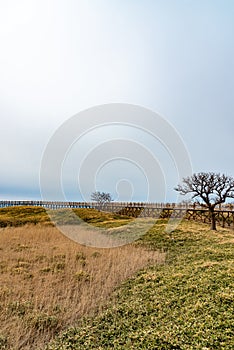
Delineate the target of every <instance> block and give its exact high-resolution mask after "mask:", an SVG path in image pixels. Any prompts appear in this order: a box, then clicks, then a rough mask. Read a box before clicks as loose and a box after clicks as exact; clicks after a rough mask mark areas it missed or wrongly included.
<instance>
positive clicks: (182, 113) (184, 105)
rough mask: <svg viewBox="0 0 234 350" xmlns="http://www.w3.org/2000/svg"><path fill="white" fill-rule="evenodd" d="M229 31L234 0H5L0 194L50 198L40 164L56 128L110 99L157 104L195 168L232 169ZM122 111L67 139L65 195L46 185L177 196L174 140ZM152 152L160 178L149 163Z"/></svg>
mask: <svg viewBox="0 0 234 350" xmlns="http://www.w3.org/2000/svg"><path fill="white" fill-rule="evenodd" d="M233 38H234V2H233V1H232V0H144V1H143V0H124V1H123V0H118V1H117V0H112V1H107V0H83V1H82V0H50V1H48V0H46V1H45V0H40V1H38V0H37V1H35V0H21V1H17V0H8V1H4V0H0V117H1V129H0V130H1V131H0V135H1V137H0V150H1V151H0V152H1V153H0V160H1V170H0V200H5V199H25V200H27V199H41V198H43V199H44V197H43V195H42V194H41V192H42V193H43V189H41V186H42V184H41V182H40V177H41V168H42V165H41V164H42V163H43V159H44V157H45V153H46V152H47V150H48V144H50V142H51V140H53V138H54V135H55V134H56V130H58V129H59V128H60V130H61V128H62V130H64V128H65V126H66V125H67V124H66V123H67V122H68V121H69V120H70V118H71V117H73V116H76V120H77V121H80V122H81V124H82V118H88V117H86V116H85V114H84V112H83V111H85V110H87V109H91V110H92V108H93V109H94V110H95V108H96V106H99V105H108V104H130V105H136V106H140V107H143V108H145V109H146V110H150V111H153V112H154V113H156V114H157V115H160V116H161V118H163V120H165V122H166V123H168V128H169V129H170V127H171V128H172V129H173V130H174V133H175V134H176V135H179V137H180V139H181V140H182V141H183V144H184V148H185V149H186V151H187V153H188V154H189V157H190V162H191V165H192V171H193V172H200V171H214V172H222V173H225V174H229V175H231V176H234V162H233V148H234V147H233V146H234V139H233V129H234V118H233V116H234V98H233V97H234V96H233V95H234V40H233ZM91 114H92V113H91ZM146 114H147V112H146ZM94 119H95V117H94ZM117 119H118V118H117ZM110 120H111V121H113V118H112V116H110ZM127 120H128V116H127V115H126V121H127ZM116 121H118V120H116ZM142 122H143V123H144V116H142ZM121 123H122V124H121V125H118V126H117V125H106V126H105V127H99V128H98V127H97V128H96V129H95V130H88V131H87V133H86V134H85V135H83V136H82V138H80V139H79V140H78V139H77V140H76V141H74V142H73V143H71V145H70V148H69V150H67V152H66V156H65V157H64V160H63V165H62V168H61V186H62V188H63V193H64V198H62V197H59V198H57V192H56V189H54V191H55V192H53V188H52V187H53V186H51V191H50V198H51V199H52V198H53V196H54V198H56V199H61V200H63V199H68V200H89V198H90V194H91V193H90V191H92V190H100V191H107V192H110V193H111V194H112V197H113V198H114V199H115V200H123V201H124V200H127V201H130V200H137V201H138V200H139V201H148V200H149V199H150V201H155V202H157V201H175V200H176V198H177V197H176V194H175V191H174V190H173V188H174V187H175V186H176V185H177V183H178V181H179V180H180V177H179V176H178V166H177V164H175V162H174V161H173V159H172V157H171V154H170V150H168V147H167V144H166V143H167V141H166V142H164V143H162V142H160V140H159V139H157V137H156V138H153V137H152V135H150V134H149V133H145V131H144V130H143V126H141V128H140V129H136V128H135V129H134V128H132V127H131V126H128V125H124V123H123V121H122V122H121ZM155 123H156V122H155ZM141 125H143V124H141ZM155 126H156V127H157V125H156V124H155V125H154V126H152V128H153V127H155ZM170 130H171V129H170ZM169 134H170V133H168V142H169V141H170V140H169V139H170V136H169ZM156 136H158V135H156ZM123 139H124V142H125V143H123V144H121V147H122V148H121V147H120V148H118V151H117V146H116V144H117V143H118V142H119V141H121V140H123ZM164 141H165V140H164ZM71 142H72V140H71ZM105 146H106V149H108V152H109V150H112V153H111V152H110V153H108V152H107V153H105V152H106V151H105ZM126 146H128V147H129V148H130V149H131V147H132V149H133V150H134V149H135V154H134V152H133V155H132V158H133V159H131V154H128V153H127V154H125V152H126V148H127V147H126ZM100 147H101V148H100ZM102 147H103V148H102ZM139 147H141V150H142V149H144V152H146V153H147V154H146V155H144V153H141V151H140V148H139ZM176 147H177V145H175V148H176ZM138 148H139V152H138ZM119 149H121V150H122V153H121V152H120V151H119ZM98 150H101V151H100V152H101V153H100V152H99V153H98ZM57 152H59V151H58V149H57V148H56V150H55V151H54V161H55V160H56V157H57ZM95 152H97V153H95ZM103 152H104V153H103ZM142 152H143V151H142ZM95 154H97V155H98V157H99V158H98V159H99V160H100V162H97V163H95V162H94V159H95ZM100 154H102V157H100ZM103 154H106V159H105V157H104V158H103ZM137 155H139V157H141V159H140V158H139V159H138V158H137ZM151 156H152V157H153V158H152V169H151V171H152V170H154V169H155V173H154V174H155V188H153V185H152V174H151V173H150V174H149V172H150V170H149V166H148V165H149V164H148V163H147V164H146V163H145V165H144V164H143V163H142V160H144V159H146V158H147V157H148V158H147V159H148V161H150V159H151V158H150V157H151ZM185 162H186V160H185ZM153 163H154V164H153ZM94 164H96V168H95V167H94ZM142 164H143V165H142ZM154 167H155V168H154ZM184 175H185V176H186V175H189V173H188V174H186V173H184ZM50 177H51V176H50ZM82 179H83V180H82ZM149 179H150V181H149ZM50 180H51V179H50ZM81 180H82V181H83V182H82V181H81ZM49 183H50V182H49V180H48V184H47V186H49ZM149 183H150V186H151V188H150V189H149ZM162 187H163V188H162ZM47 191H49V189H48V187H47ZM149 191H151V195H150V196H149V195H148V193H149Z"/></svg>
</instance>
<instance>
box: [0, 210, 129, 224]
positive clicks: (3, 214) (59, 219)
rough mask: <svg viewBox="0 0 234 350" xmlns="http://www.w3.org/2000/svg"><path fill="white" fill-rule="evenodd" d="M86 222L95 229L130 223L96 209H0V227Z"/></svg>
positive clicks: (115, 215) (123, 216)
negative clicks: (95, 227)
mask: <svg viewBox="0 0 234 350" xmlns="http://www.w3.org/2000/svg"><path fill="white" fill-rule="evenodd" d="M79 221H80V222H82V221H84V222H87V223H89V224H91V225H93V226H97V227H106V228H111V227H118V226H122V225H125V224H127V223H128V222H130V221H131V219H130V218H129V217H127V216H126V215H119V214H116V213H108V212H102V211H98V210H96V209H86V208H80V209H57V210H46V209H44V208H42V207H33V206H16V207H8V208H0V227H7V226H14V227H16V226H22V225H26V224H51V225H53V224H58V225H72V224H79Z"/></svg>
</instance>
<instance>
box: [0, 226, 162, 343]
mask: <svg viewBox="0 0 234 350" xmlns="http://www.w3.org/2000/svg"><path fill="white" fill-rule="evenodd" d="M164 258H165V256H164V254H162V253H159V252H155V251H147V250H144V249H143V248H139V247H138V248H137V247H134V245H127V246H123V247H118V248H112V249H95V248H90V247H85V246H81V245H79V244H77V243H75V242H73V241H71V240H69V239H68V238H67V237H65V236H63V235H62V234H61V233H60V232H59V231H58V230H57V229H56V228H55V227H50V226H24V227H18V228H4V229H1V230H0V348H1V346H2V349H4V348H5V349H14V350H16V349H26V350H27V349H39V348H43V347H44V345H45V344H47V343H48V342H49V340H51V338H53V337H54V336H55V335H56V334H57V333H58V332H59V331H61V330H62V329H65V328H66V327H68V326H71V325H74V324H76V323H77V322H78V321H79V319H80V318H81V317H83V316H86V315H91V314H92V313H94V312H98V311H99V310H100V309H101V308H102V307H103V306H104V305H105V303H106V301H107V298H108V296H109V295H110V293H111V292H112V291H113V290H114V288H116V287H117V286H118V285H119V284H120V283H121V282H122V281H123V280H125V279H126V278H128V277H130V276H131V275H133V274H134V273H135V272H136V271H137V270H139V269H141V268H143V267H145V266H146V265H149V264H152V263H162V262H163V261H164Z"/></svg>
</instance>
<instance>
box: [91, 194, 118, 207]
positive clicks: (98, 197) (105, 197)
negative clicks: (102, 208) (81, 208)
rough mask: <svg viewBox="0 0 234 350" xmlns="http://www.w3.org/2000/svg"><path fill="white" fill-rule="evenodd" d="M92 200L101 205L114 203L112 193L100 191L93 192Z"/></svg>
mask: <svg viewBox="0 0 234 350" xmlns="http://www.w3.org/2000/svg"><path fill="white" fill-rule="evenodd" d="M91 200H92V201H94V202H97V203H99V204H101V205H104V204H105V203H109V202H111V201H113V199H112V197H111V195H110V193H106V192H99V191H96V192H93V193H92V194H91Z"/></svg>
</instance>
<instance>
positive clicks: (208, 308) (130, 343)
mask: <svg viewBox="0 0 234 350" xmlns="http://www.w3.org/2000/svg"><path fill="white" fill-rule="evenodd" d="M137 244H138V245H142V244H143V245H145V246H147V247H148V248H149V249H161V250H166V251H167V259H166V262H165V263H164V264H156V265H154V266H151V267H149V268H147V269H144V270H142V271H141V272H139V273H138V274H137V275H136V276H134V277H133V278H131V279H129V280H128V281H126V282H125V283H123V284H122V286H121V287H120V288H119V289H118V290H117V291H116V292H115V294H114V295H113V297H112V302H110V303H109V305H108V307H107V308H106V310H105V311H104V312H102V313H101V314H97V315H96V317H92V318H89V319H85V320H83V321H81V322H79V324H78V325H77V326H76V328H70V329H68V330H67V331H65V332H64V333H62V334H61V335H60V336H59V338H58V339H57V340H56V341H55V342H54V343H51V344H50V345H48V347H47V349H50V350H58V349H59V350H62V349H201V350H208V349H210V350H214V349H219V350H220V349H230V350H231V349H233V348H234V337H233V335H234V316H233V315H234V264H233V258H234V247H233V245H234V234H233V231H228V230H224V229H220V230H219V231H218V232H211V231H209V230H208V229H207V226H205V225H201V224H196V223H191V222H189V223H187V222H184V223H182V224H181V225H180V227H179V228H178V229H177V230H176V232H174V234H173V235H172V236H170V235H167V234H166V233H165V223H164V222H163V221H161V222H160V223H158V224H157V225H155V226H154V227H153V228H152V229H151V230H150V232H148V234H147V235H145V236H144V237H143V238H142V239H141V241H139V242H138V243H137Z"/></svg>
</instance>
